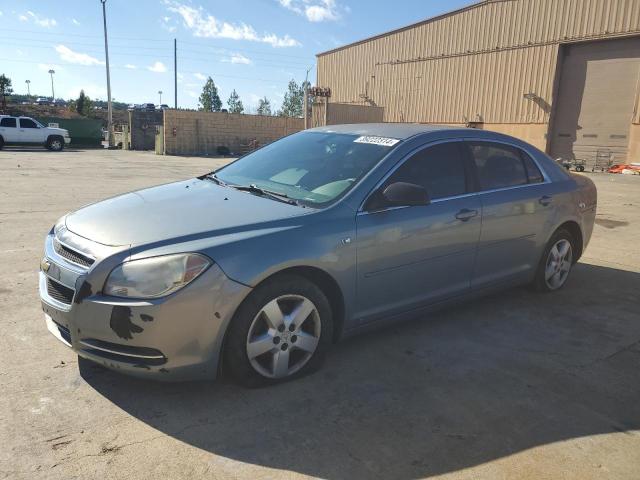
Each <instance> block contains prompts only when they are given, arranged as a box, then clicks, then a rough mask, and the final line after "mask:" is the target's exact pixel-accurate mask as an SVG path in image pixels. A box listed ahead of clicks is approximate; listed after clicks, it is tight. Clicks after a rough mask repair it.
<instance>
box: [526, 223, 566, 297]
mask: <svg viewBox="0 0 640 480" xmlns="http://www.w3.org/2000/svg"><path fill="white" fill-rule="evenodd" d="M574 244H575V241H574V239H573V236H572V235H571V233H569V232H568V231H567V230H565V229H560V230H558V231H556V233H554V234H553V236H552V237H551V239H550V240H549V243H548V244H547V247H546V248H545V251H544V254H543V255H542V259H541V260H540V264H539V265H538V270H537V272H536V278H535V280H534V286H535V288H536V290H538V291H541V292H553V291H555V290H560V289H561V288H562V287H563V286H564V284H565V283H566V281H567V278H569V274H570V273H571V268H572V267H573V258H574V257H573V255H574V253H573V252H574V248H573V246H574Z"/></svg>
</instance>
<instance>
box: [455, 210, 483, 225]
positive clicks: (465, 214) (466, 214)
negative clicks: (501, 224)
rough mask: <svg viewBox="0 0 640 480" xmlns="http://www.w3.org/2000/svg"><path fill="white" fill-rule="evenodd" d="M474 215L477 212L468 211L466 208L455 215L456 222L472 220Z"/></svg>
mask: <svg viewBox="0 0 640 480" xmlns="http://www.w3.org/2000/svg"><path fill="white" fill-rule="evenodd" d="M476 215H478V211H477V210H469V209H468V208H463V209H462V210H460V211H459V212H458V213H456V218H457V219H458V220H462V221H463V222H466V221H467V220H470V219H472V218H473V217H475V216H476Z"/></svg>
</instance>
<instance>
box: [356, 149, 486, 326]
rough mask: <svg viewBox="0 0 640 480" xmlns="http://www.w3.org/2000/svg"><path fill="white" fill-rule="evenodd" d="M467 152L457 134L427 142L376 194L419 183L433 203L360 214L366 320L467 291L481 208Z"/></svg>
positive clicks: (360, 298)
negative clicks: (449, 139) (450, 138)
mask: <svg viewBox="0 0 640 480" xmlns="http://www.w3.org/2000/svg"><path fill="white" fill-rule="evenodd" d="M463 153H464V151H463V150H462V147H461V142H459V141H454V142H446V143H440V144H436V145H433V146H427V147H423V148H422V149H421V150H419V151H417V152H416V153H414V154H412V155H410V156H409V157H408V158H407V159H406V160H405V161H404V162H402V163H401V164H400V165H399V166H398V167H397V168H396V170H395V171H394V172H392V173H391V174H390V175H389V177H388V178H387V179H386V180H385V181H383V182H382V183H381V185H380V186H379V188H377V189H376V190H375V191H374V192H373V193H372V196H374V195H377V194H378V192H380V191H382V190H384V188H385V187H386V186H388V185H390V184H392V183H395V182H408V183H414V184H418V185H421V186H423V187H425V189H426V190H427V192H428V193H429V196H430V198H431V203H430V204H429V205H424V206H410V207H390V208H385V209H380V210H371V211H367V210H364V211H361V212H360V213H359V214H358V215H357V218H356V225H357V269H358V273H357V282H358V284H357V308H358V310H359V312H358V316H359V317H360V318H361V319H362V320H363V321H364V322H367V321H373V320H377V319H378V318H379V317H380V316H383V315H393V314H395V313H401V312H403V311H407V310H410V309H413V308H415V307H419V306H421V305H426V304H429V303H434V302H437V301H439V300H443V299H445V298H450V297H454V296H456V295H460V294H463V293H465V292H467V291H468V290H469V288H470V280H471V273H472V269H473V262H474V257H475V250H476V245H477V242H478V237H479V235H480V219H481V212H480V201H479V200H478V196H477V194H476V193H471V191H470V188H471V185H470V178H469V173H470V170H469V168H468V167H469V166H468V165H466V164H465V157H464V154H463ZM365 205H366V203H365Z"/></svg>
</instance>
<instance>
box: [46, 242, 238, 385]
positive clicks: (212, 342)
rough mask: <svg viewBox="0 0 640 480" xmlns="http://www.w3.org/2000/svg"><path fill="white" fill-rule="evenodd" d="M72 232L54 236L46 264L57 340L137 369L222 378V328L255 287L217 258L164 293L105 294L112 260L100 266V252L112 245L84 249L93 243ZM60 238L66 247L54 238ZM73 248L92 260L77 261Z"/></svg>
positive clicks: (49, 315)
mask: <svg viewBox="0 0 640 480" xmlns="http://www.w3.org/2000/svg"><path fill="white" fill-rule="evenodd" d="M58 236H62V237H63V238H62V240H61V239H59V238H58ZM72 237H73V234H72V233H70V232H68V231H64V232H62V234H61V235H60V233H58V234H54V233H53V232H51V233H50V234H49V235H48V237H47V240H46V242H45V257H44V258H43V261H42V265H41V271H40V297H41V302H42V308H43V310H44V313H45V322H46V325H47V328H48V329H49V331H50V332H51V333H52V334H53V335H54V336H55V337H56V338H58V340H60V341H61V342H63V343H64V344H66V345H67V346H68V347H70V348H72V349H73V350H74V351H75V352H77V354H78V355H80V356H81V357H84V358H86V359H88V360H92V361H94V362H97V363H99V364H102V365H104V366H105V367H107V368H110V369H113V370H118V371H121V372H124V373H128V374H132V375H137V376H144V377H155V378H158V379H162V380H191V379H214V378H215V377H216V373H217V371H218V363H219V358H220V353H221V350H222V344H223V339H224V333H225V331H226V328H227V326H228V324H229V322H230V320H231V318H232V317H233V314H234V312H235V310H236V309H237V307H238V306H239V304H240V302H242V300H243V299H244V298H245V296H246V295H247V294H248V292H249V290H250V289H249V287H246V286H245V285H242V284H239V283H237V282H234V281H232V280H230V279H229V278H228V277H227V276H226V275H225V274H224V272H223V271H222V270H221V269H220V268H219V267H218V266H217V265H216V264H213V265H212V266H211V267H210V268H209V269H208V270H207V271H205V272H204V273H203V274H202V275H200V276H199V277H198V278H197V279H196V280H194V281H193V282H192V283H191V284H189V285H187V286H186V287H185V288H183V289H181V290H179V291H177V292H176V293H174V294H171V295H169V296H167V297H164V298H158V299H149V300H134V299H122V298H116V297H110V296H105V295H102V294H101V293H100V290H101V289H102V285H104V280H105V276H106V275H108V271H109V270H110V268H112V267H111V266H108V267H107V268H101V267H100V263H101V260H102V259H101V258H100V257H101V256H103V255H105V254H108V252H106V253H105V252H104V251H99V250H100V248H97V249H96V250H98V253H97V255H93V256H92V255H89V254H87V255H85V252H87V250H90V249H91V246H87V245H86V240H84V242H85V244H83V245H81V247H80V248H83V250H82V251H78V250H79V249H78V243H81V242H75V243H74V242H73V241H71V240H77V239H73V238H72ZM61 241H64V242H65V243H62V245H63V246H64V248H65V250H64V251H62V250H60V247H59V245H54V242H58V243H60V242H61ZM56 250H58V251H56ZM59 252H61V253H62V254H63V255H64V256H62V255H60V253H59ZM68 252H71V254H69V253H68ZM73 253H78V254H79V255H81V256H83V255H84V256H85V258H89V259H92V260H93V261H94V263H92V264H91V265H90V266H86V265H79V264H78V263H76V262H77V261H78V258H76V257H73ZM91 253H95V251H92V252H91ZM116 256H117V255H116ZM69 258H71V261H70V260H69ZM117 261H118V262H119V261H120V260H117ZM81 263H82V262H81ZM104 263H112V262H109V261H106V262H104ZM105 272H106V273H105Z"/></svg>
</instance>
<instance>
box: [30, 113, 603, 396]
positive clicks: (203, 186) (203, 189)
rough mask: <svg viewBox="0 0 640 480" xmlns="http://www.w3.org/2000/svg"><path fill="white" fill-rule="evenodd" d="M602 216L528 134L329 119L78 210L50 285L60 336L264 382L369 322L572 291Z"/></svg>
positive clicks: (108, 351)
mask: <svg viewBox="0 0 640 480" xmlns="http://www.w3.org/2000/svg"><path fill="white" fill-rule="evenodd" d="M595 214H596V190H595V187H594V185H593V183H592V182H591V181H590V180H589V179H588V178H586V177H584V176H578V175H572V174H569V173H568V172H566V171H565V170H564V169H562V168H561V167H559V166H558V165H556V164H555V162H553V161H552V160H551V159H550V158H549V157H548V156H547V155H545V154H544V153H542V152H541V151H539V150H538V149H536V148H534V147H533V146H531V145H528V144H526V143H524V142H522V141H520V140H517V139H515V138H511V137H508V136H505V135H500V134H497V133H491V132H486V131H480V130H472V129H459V128H450V127H446V128H441V127H433V126H427V125H413V124H366V125H342V126H331V127H325V128H317V129H312V130H307V131H304V132H300V133H297V134H294V135H291V136H288V137H286V138H283V139H281V140H279V141H277V142H274V143H272V144H270V145H268V146H266V147H263V148H261V149H260V150H257V151H255V152H253V153H251V154H249V155H246V156H244V157H242V158H240V159H238V160H236V161H235V162H233V163H231V164H229V165H227V166H226V167H224V168H222V169H220V170H218V171H216V172H211V173H209V174H205V175H202V176H201V177H198V178H193V179H190V180H185V181H181V182H177V183H171V184H167V185H161V186H158V187H154V188H149V189H146V190H141V191H137V192H132V193H128V194H125V195H121V196H118V197H115V198H111V199H108V200H105V201H102V202H99V203H96V204H93V205H90V206H87V207H84V208H82V209H80V210H77V211H75V212H72V213H69V214H68V215H66V216H64V217H63V218H61V219H60V220H58V222H57V223H56V224H55V225H54V227H53V228H52V229H51V231H50V232H49V234H48V235H47V237H46V242H45V253H44V257H43V259H42V262H41V273H40V296H41V300H42V307H43V309H44V312H45V319H46V324H47V327H48V329H49V330H50V331H51V333H52V334H53V335H55V336H56V337H57V338H58V339H59V340H61V341H62V342H63V343H65V344H66V345H67V346H68V347H70V348H72V349H73V350H74V351H76V352H77V353H78V355H80V356H82V357H85V358H87V359H90V360H92V361H95V362H98V363H100V364H102V365H105V366H106V367H108V368H112V369H115V370H119V371H122V372H126V373H130V374H137V375H140V376H148V377H153V378H158V379H192V378H210V379H211V378H215V377H216V375H218V374H219V373H220V372H222V371H224V372H226V373H228V374H230V375H231V376H232V377H233V378H235V379H236V380H237V381H238V382H241V383H243V384H245V385H262V384H268V383H273V382H279V381H283V380H287V379H290V378H294V377H296V376H299V375H303V374H305V373H308V372H311V371H313V370H314V369H316V368H317V367H318V366H319V365H320V363H321V360H322V357H323V355H324V353H325V352H326V350H327V348H328V347H329V346H330V345H331V344H332V342H335V341H338V340H339V339H342V338H345V337H346V336H349V335H353V334H356V333H358V332H361V331H363V330H366V329H369V328H373V327H377V326H380V325H384V324H388V323H391V322H397V321H401V320H403V319H407V318H413V317H416V316H422V317H423V318H428V312H429V311H430V310H432V309H433V308H436V307H442V306H445V305H448V304H452V303H457V302H460V301H462V300H464V299H468V298H469V297H474V296H478V295H483V294H486V293H488V292H493V291H496V290H499V289H504V288H508V287H513V286H515V285H522V284H531V285H532V286H533V287H534V288H535V289H536V290H538V291H541V292H551V291H555V290H558V289H560V288H561V287H562V286H563V285H564V284H565V283H566V281H567V279H568V277H569V274H570V272H571V268H572V266H573V265H574V264H575V262H576V261H577V260H578V259H579V258H580V256H581V255H582V253H583V252H584V250H585V248H586V246H587V244H588V242H589V239H590V237H591V232H592V229H593V224H594V219H595ZM541 301H544V299H541Z"/></svg>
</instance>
